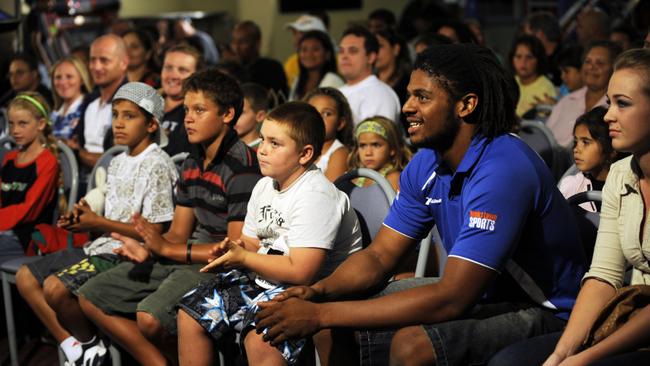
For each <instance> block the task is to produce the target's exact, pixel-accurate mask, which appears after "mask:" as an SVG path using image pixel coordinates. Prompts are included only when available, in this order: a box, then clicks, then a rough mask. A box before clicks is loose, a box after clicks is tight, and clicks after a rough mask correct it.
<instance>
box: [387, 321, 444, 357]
mask: <svg viewBox="0 0 650 366" xmlns="http://www.w3.org/2000/svg"><path fill="white" fill-rule="evenodd" d="M435 360H436V358H435V354H434V351H433V347H432V346H431V340H429V336H428V335H427V333H426V332H425V331H424V329H423V328H422V327H420V326H411V327H406V328H402V329H400V330H398V331H397V332H396V333H395V335H394V336H393V340H392V341H391V344H390V364H391V365H432V364H434V363H435Z"/></svg>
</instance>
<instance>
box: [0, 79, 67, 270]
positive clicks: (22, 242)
mask: <svg viewBox="0 0 650 366" xmlns="http://www.w3.org/2000/svg"><path fill="white" fill-rule="evenodd" d="M8 115H9V132H10V134H11V136H12V137H13V138H14V140H15V141H16V144H17V145H18V148H17V149H15V150H11V151H9V152H7V153H6V154H5V156H4V160H3V162H2V170H1V171H0V262H3V261H4V260H5V259H8V258H11V257H15V256H19V255H23V253H24V250H25V248H26V246H27V244H28V243H29V240H30V236H31V233H32V231H33V229H34V226H35V225H36V224H40V223H52V219H53V217H52V216H53V215H54V209H55V205H56V204H57V203H56V196H57V191H58V187H59V186H60V184H61V180H60V179H61V178H60V174H59V162H58V160H57V156H58V151H57V147H56V140H55V139H54V136H52V125H51V122H50V120H49V115H50V107H49V105H48V104H47V102H46V101H45V99H44V98H43V97H42V96H41V95H40V94H38V93H34V92H25V93H21V94H18V95H17V96H16V97H15V98H14V99H13V100H12V101H11V103H9V109H8Z"/></svg>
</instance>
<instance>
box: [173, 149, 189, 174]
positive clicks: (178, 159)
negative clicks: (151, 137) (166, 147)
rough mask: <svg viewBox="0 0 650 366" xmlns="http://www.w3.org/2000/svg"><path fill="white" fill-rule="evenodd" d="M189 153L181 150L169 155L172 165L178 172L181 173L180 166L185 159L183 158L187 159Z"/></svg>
mask: <svg viewBox="0 0 650 366" xmlns="http://www.w3.org/2000/svg"><path fill="white" fill-rule="evenodd" d="M189 155H190V153H188V152H181V153H178V154H176V155H174V156H172V157H171V159H172V162H174V165H176V169H177V170H178V174H181V166H182V165H183V162H184V161H185V159H187V157H188V156H189Z"/></svg>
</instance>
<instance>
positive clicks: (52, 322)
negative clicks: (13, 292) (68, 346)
mask: <svg viewBox="0 0 650 366" xmlns="http://www.w3.org/2000/svg"><path fill="white" fill-rule="evenodd" d="M16 287H18V292H20V295H21V296H22V297H23V298H24V299H25V301H26V302H27V304H29V306H30V307H31V308H32V310H34V313H35V314H36V316H37V317H38V319H40V321H41V322H42V323H43V325H45V327H46V328H47V329H48V330H49V331H50V333H52V336H54V339H56V341H57V342H58V343H61V342H63V341H64V340H65V339H66V338H68V337H70V333H68V331H67V330H66V329H65V328H63V327H62V326H61V324H60V323H59V322H58V320H57V317H56V313H55V312H54V310H53V309H52V308H51V307H50V306H49V305H48V303H47V302H46V301H45V295H44V292H43V288H42V287H41V285H40V284H39V283H38V280H37V279H36V277H34V275H33V274H32V271H30V270H29V268H27V267H25V266H22V267H20V269H19V270H18V272H17V273H16Z"/></svg>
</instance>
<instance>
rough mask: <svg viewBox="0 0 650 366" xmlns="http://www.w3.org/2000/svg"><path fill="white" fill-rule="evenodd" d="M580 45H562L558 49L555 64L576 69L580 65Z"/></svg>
mask: <svg viewBox="0 0 650 366" xmlns="http://www.w3.org/2000/svg"><path fill="white" fill-rule="evenodd" d="M582 53H583V51H582V47H580V46H578V45H571V46H567V47H564V48H563V49H562V50H560V53H559V55H558V58H557V66H558V67H560V68H562V67H574V68H576V69H578V70H580V68H581V67H582Z"/></svg>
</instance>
